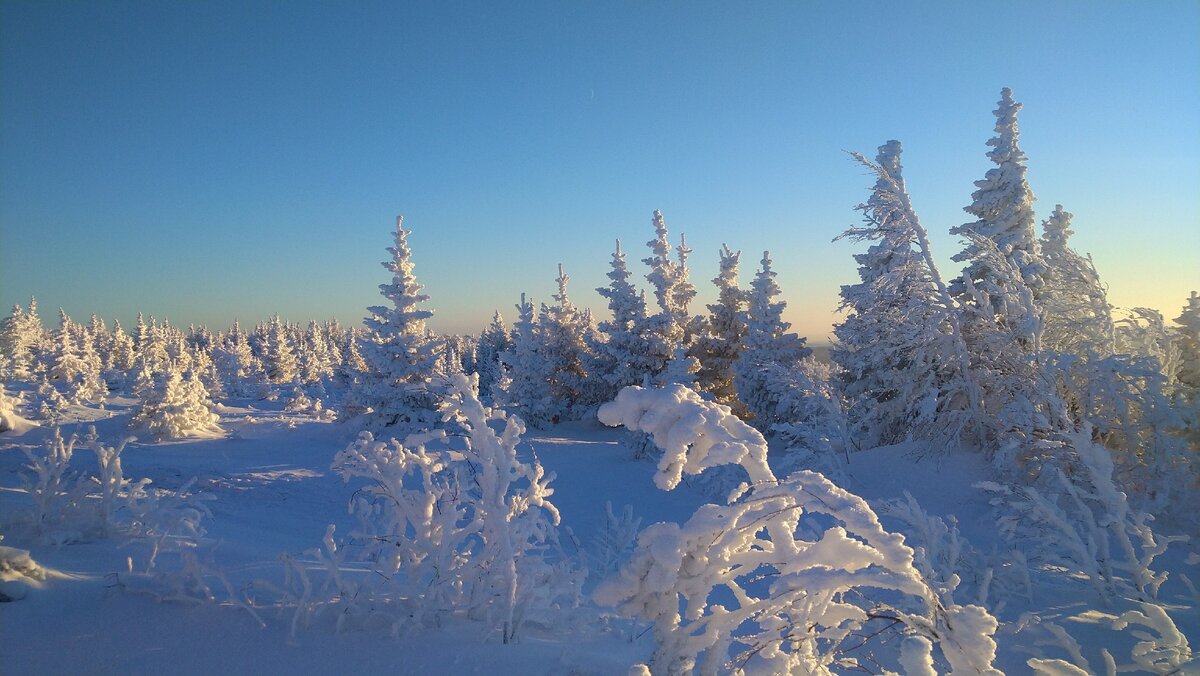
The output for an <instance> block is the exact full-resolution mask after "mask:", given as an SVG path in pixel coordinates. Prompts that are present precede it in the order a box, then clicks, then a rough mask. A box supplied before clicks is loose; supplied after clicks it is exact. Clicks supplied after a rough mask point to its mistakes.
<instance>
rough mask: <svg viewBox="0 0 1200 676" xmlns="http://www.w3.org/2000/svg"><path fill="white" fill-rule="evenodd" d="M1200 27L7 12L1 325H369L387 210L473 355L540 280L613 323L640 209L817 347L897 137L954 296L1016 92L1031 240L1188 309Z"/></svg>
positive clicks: (1198, 204)
mask: <svg viewBox="0 0 1200 676" xmlns="http://www.w3.org/2000/svg"><path fill="white" fill-rule="evenodd" d="M1197 26H1200V2H1194V1H1186V2H1153V3H1145V2H1122V3H1118V2H1105V3H1094V2H1010V3H1003V4H1002V5H984V4H980V3H962V2H920V3H888V2H856V3H833V2H828V3H825V2H821V3H818V2H805V3H775V2H758V3H676V2H670V3H641V2H639V3H633V2H618V3H593V2H567V3H557V2H536V3H531V2H526V3H490V2H448V3H396V2H381V3H374V2H352V3H344V4H343V3H299V2H289V3H275V2H270V3H268V2H167V3H160V2H99V3H76V2H18V1H13V0H5V1H4V2H3V3H2V4H0V302H2V303H4V310H3V311H2V312H0V314H6V313H7V308H8V307H9V306H11V305H12V304H13V303H25V302H27V301H28V299H29V296H31V295H36V296H37V297H38V301H39V304H40V306H41V315H42V318H43V321H45V322H46V323H47V324H48V325H52V324H53V323H54V321H55V312H54V311H55V309H56V308H57V307H59V306H61V307H63V308H65V309H66V310H67V312H68V313H70V314H71V315H72V316H73V317H75V318H76V319H77V320H81V321H82V320H86V318H87V316H88V315H89V314H90V313H93V312H95V313H98V314H100V315H101V316H102V317H105V318H113V317H116V318H118V319H121V320H122V322H128V321H129V320H131V319H132V317H133V316H134V315H135V314H136V313H137V311H139V310H141V311H143V312H145V313H147V314H153V315H156V316H158V317H160V318H161V317H167V318H169V319H170V320H171V321H172V323H174V324H177V325H180V324H182V325H186V324H188V323H193V322H195V323H207V324H209V325H210V326H212V327H225V326H227V325H229V324H230V323H231V322H232V320H233V319H234V318H235V317H238V318H241V319H242V321H243V322H246V321H255V320H259V319H264V318H266V317H267V316H269V315H270V314H272V313H275V312H278V313H280V314H282V315H283V316H284V317H285V318H288V319H291V320H294V321H302V320H307V319H310V318H317V319H324V318H329V317H336V318H338V319H339V320H341V321H343V322H344V323H354V324H357V323H358V322H359V321H360V320H361V319H362V317H363V316H364V315H365V314H366V311H365V308H366V307H367V306H368V305H374V304H377V303H378V302H380V300H381V299H380V297H379V295H378V289H377V285H378V284H380V283H382V282H385V281H387V279H388V273H387V272H386V271H385V270H384V269H383V268H382V267H380V265H379V262H380V261H382V260H384V259H385V258H386V257H387V253H386V252H385V251H384V248H385V247H387V246H389V245H390V244H391V236H390V234H389V233H390V231H391V230H392V228H393V225H394V218H395V215H396V214H404V215H405V223H406V225H407V226H408V227H409V228H411V229H412V231H413V235H412V236H411V238H410V244H411V245H412V247H413V249H414V260H415V263H416V272H417V276H418V279H419V280H420V281H421V282H422V283H423V284H424V285H425V286H426V292H427V293H429V294H430V296H431V297H432V300H431V301H430V302H429V303H428V306H429V307H430V308H431V309H433V310H434V311H435V312H436V315H435V318H434V320H433V321H432V322H431V325H432V326H433V328H434V329H435V330H438V331H445V332H474V331H477V330H479V329H480V328H482V327H483V326H484V325H486V323H487V322H488V320H489V319H490V318H491V314H492V311H493V310H494V309H499V310H500V311H501V312H502V313H503V314H504V316H505V318H506V319H508V320H509V321H510V322H511V320H512V319H513V318H514V315H515V311H514V310H513V305H514V303H516V302H517V300H518V298H519V296H520V294H521V293H522V292H526V293H528V294H529V295H530V296H531V297H532V298H533V299H534V300H535V302H546V303H549V302H552V301H551V298H550V296H551V294H552V293H554V291H555V284H554V278H555V276H556V274H557V264H558V263H560V262H561V263H564V264H565V266H566V269H567V273H568V274H569V275H570V277H571V286H570V292H571V296H572V299H573V300H574V301H575V302H576V303H577V304H581V305H585V306H589V307H593V308H595V309H596V310H597V312H598V316H604V314H605V312H606V311H604V309H603V308H604V302H603V299H602V298H600V297H599V296H598V295H597V294H596V293H595V291H594V288H595V287H598V286H602V285H605V284H607V282H608V280H607V279H606V278H605V276H604V275H605V273H606V272H607V271H608V270H609V267H608V264H609V261H610V258H611V252H612V249H613V243H614V239H616V238H620V239H621V240H622V243H623V247H624V249H625V251H626V252H627V257H628V259H629V261H630V263H631V269H632V270H633V271H634V273H635V274H636V275H637V279H638V281H639V282H640V283H641V285H642V286H643V287H644V286H645V282H644V279H643V278H642V275H644V274H645V268H644V266H643V265H641V263H640V262H638V261H639V260H640V259H641V258H643V257H644V256H645V255H646V248H645V246H644V243H645V242H646V241H647V240H649V239H650V238H651V237H652V236H653V232H652V229H651V226H650V216H651V212H652V211H653V210H654V209H662V210H663V212H664V214H665V217H666V222H667V226H668V227H669V228H670V230H671V233H672V238H673V239H677V238H678V235H679V233H681V232H683V233H686V234H687V238H688V244H689V246H691V247H692V248H693V249H694V250H695V253H694V254H693V255H692V259H691V264H692V265H691V267H692V280H693V282H695V283H696V285H697V287H698V288H699V291H700V296H699V299H698V301H699V302H698V304H697V305H696V306H694V310H697V311H699V310H702V308H701V307H700V305H699V303H702V302H707V301H711V299H712V298H713V297H714V295H715V292H714V291H713V287H712V285H711V284H710V283H709V280H710V279H712V278H713V277H714V276H715V275H716V272H717V250H718V248H719V247H720V245H721V244H722V243H723V242H725V243H728V244H729V245H730V247H732V248H734V249H740V250H742V251H743V256H742V274H741V279H742V283H743V285H745V284H747V283H748V282H749V280H750V278H751V275H752V274H753V270H754V268H755V267H757V265H758V261H759V259H760V258H761V252H762V251H763V250H764V249H770V250H771V254H772V258H773V259H774V263H775V268H776V269H777V270H778V272H779V278H778V281H779V284H780V286H781V287H782V288H783V291H784V297H785V299H786V300H787V301H788V303H789V308H788V312H787V314H786V318H787V319H789V320H790V321H792V322H793V324H794V328H795V329H796V330H797V331H799V332H800V333H801V334H802V335H807V336H809V340H810V342H812V343H823V342H826V336H827V335H828V333H829V329H830V326H831V324H832V323H833V322H834V321H836V319H837V315H836V312H835V311H836V307H837V302H838V297H837V293H838V289H839V287H840V285H842V284H846V283H850V282H853V281H855V280H856V272H855V265H854V262H853V260H852V258H851V256H852V254H854V253H856V252H857V251H860V250H861V245H856V244H853V243H849V242H837V243H834V242H831V240H832V239H833V238H834V237H835V236H836V235H837V234H838V233H839V232H841V231H842V230H844V229H845V228H846V227H848V226H849V225H851V224H854V223H856V222H857V220H858V217H857V214H856V213H855V212H854V211H853V207H854V205H856V204H858V203H859V202H861V201H862V200H864V199H865V198H866V196H867V194H868V190H869V187H870V185H871V183H872V181H871V179H870V178H869V177H868V176H866V175H865V174H864V172H863V171H862V169H861V168H860V167H857V166H856V165H854V164H853V163H852V162H851V161H850V159H849V158H848V156H847V155H846V152H845V151H847V150H858V151H862V152H864V153H865V154H867V155H868V156H872V155H874V152H875V148H876V147H877V146H878V145H880V144H882V143H883V142H884V141H886V140H888V139H892V138H896V139H900V140H901V141H902V142H903V143H904V147H905V154H904V164H905V175H906V178H907V182H908V187H909V191H910V193H911V195H912V199H913V202H914V205H915V206H916V208H917V210H918V212H919V213H920V214H921V217H922V219H923V221H924V224H925V226H926V227H927V228H928V229H929V230H930V231H931V234H932V236H933V246H934V248H935V252H936V254H937V259H938V261H939V263H940V264H941V267H942V273H943V275H944V276H946V277H947V278H949V277H953V276H955V275H956V274H957V273H958V272H959V269H960V266H959V265H958V264H955V263H951V262H950V257H951V256H952V255H953V254H954V253H956V252H957V251H958V250H959V245H958V243H957V241H956V239H955V238H953V237H951V236H950V235H949V234H948V232H947V231H948V230H949V228H950V227H952V226H954V225H958V224H960V223H962V222H964V221H967V220H969V219H968V217H967V215H966V214H965V213H963V211H962V207H963V206H965V205H967V204H968V203H969V202H970V193H971V191H972V190H973V189H974V186H973V182H974V181H975V180H977V179H979V178H981V177H982V176H983V174H984V172H985V171H986V170H987V169H988V168H989V167H990V166H991V165H990V162H989V161H988V160H987V158H986V156H985V153H986V151H987V147H986V145H985V143H986V141H987V139H988V138H989V137H990V136H991V135H992V127H993V124H994V118H993V116H992V114H991V111H992V110H993V109H994V108H995V103H996V100H997V99H998V98H999V91H1000V88H1001V87H1003V86H1009V87H1012V88H1013V90H1014V94H1015V96H1016V98H1017V100H1018V101H1021V102H1022V103H1024V105H1025V108H1024V110H1023V111H1022V113H1021V117H1020V125H1021V133H1022V136H1021V144H1022V147H1023V148H1024V150H1025V152H1026V153H1027V154H1028V155H1029V158H1030V159H1029V180H1030V184H1031V186H1032V187H1033V190H1034V192H1035V194H1036V195H1037V196H1038V198H1039V200H1038V204H1037V212H1038V217H1039V220H1040V219H1041V218H1044V217H1045V216H1046V215H1048V214H1049V213H1050V211H1051V210H1052V209H1053V208H1054V205H1055V204H1056V203H1061V204H1063V205H1064V206H1065V208H1066V209H1067V210H1068V211H1071V212H1073V213H1074V214H1075V221H1074V229H1075V231H1076V235H1075V238H1074V240H1073V242H1074V245H1075V247H1076V248H1077V249H1079V250H1080V251H1083V252H1090V253H1092V254H1093V256H1094V259H1095V263H1096V266H1097V268H1098V269H1099V271H1100V274H1101V276H1102V278H1103V279H1104V281H1105V282H1106V283H1107V284H1108V286H1109V291H1110V300H1111V301H1112V302H1113V303H1114V304H1116V305H1118V306H1125V307H1130V306H1149V307H1155V308H1158V309H1160V310H1162V311H1163V312H1164V314H1165V315H1166V316H1167V318H1168V319H1171V318H1173V317H1175V316H1177V315H1178V314H1179V309H1180V308H1181V307H1182V305H1183V304H1184V301H1185V299H1186V297H1187V295H1188V292H1189V291H1191V290H1193V289H1200V153H1197V148H1200V31H1198V30H1197Z"/></svg>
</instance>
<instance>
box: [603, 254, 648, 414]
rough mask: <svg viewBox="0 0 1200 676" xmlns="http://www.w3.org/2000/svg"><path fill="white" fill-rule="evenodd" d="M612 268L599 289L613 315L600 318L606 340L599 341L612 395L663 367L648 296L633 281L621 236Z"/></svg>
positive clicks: (606, 380) (604, 373)
mask: <svg viewBox="0 0 1200 676" xmlns="http://www.w3.org/2000/svg"><path fill="white" fill-rule="evenodd" d="M610 265H611V266H612V270H609V272H608V275H607V276H608V278H609V279H610V280H611V281H610V282H609V285H608V286H604V287H600V288H598V289H596V292H597V293H599V294H600V295H601V296H603V297H604V298H607V299H608V309H609V311H610V312H612V318H611V319H608V320H605V321H602V322H600V326H599V329H600V332H601V333H602V334H604V335H605V337H606V338H607V340H604V341H602V342H600V343H598V344H597V345H596V351H597V353H598V354H597V362H598V366H597V368H598V370H599V372H600V373H599V375H600V376H601V377H603V378H604V380H605V382H607V383H608V385H609V395H608V396H607V397H606V398H611V397H615V396H616V393H617V392H618V391H619V390H620V389H621V388H622V387H626V386H628V385H637V384H640V383H641V382H642V379H643V378H645V377H646V376H647V375H649V374H653V373H654V372H655V371H656V370H657V369H661V368H662V361H661V350H662V348H661V346H660V342H661V341H659V340H656V336H655V335H653V334H652V333H651V332H650V330H649V329H650V326H649V325H648V323H647V320H648V318H647V316H646V299H645V297H644V296H642V295H641V294H640V293H639V292H638V290H637V289H636V288H635V287H634V285H633V284H632V283H631V282H630V281H629V278H630V277H631V276H632V275H631V274H630V272H629V269H628V268H627V267H626V265H625V254H624V252H622V251H621V240H617V248H616V251H615V252H614V253H613V255H612V262H611V263H610Z"/></svg>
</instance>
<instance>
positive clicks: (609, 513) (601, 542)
mask: <svg viewBox="0 0 1200 676" xmlns="http://www.w3.org/2000/svg"><path fill="white" fill-rule="evenodd" d="M604 515H605V517H606V518H605V521H604V528H603V529H601V530H600V532H598V533H596V534H595V535H594V536H592V548H591V552H589V555H590V558H591V560H592V567H591V572H593V573H595V574H596V575H597V576H599V577H605V576H607V575H610V574H611V573H613V572H615V571H616V570H617V568H618V567H619V566H620V565H621V564H622V563H624V562H625V560H626V559H628V558H629V554H630V552H632V551H633V547H634V545H635V544H637V536H638V529H639V528H641V526H642V518H641V517H640V516H639V517H635V516H634V515H633V505H625V508H624V509H622V510H621V514H620V515H619V516H618V515H617V514H616V513H615V512H613V506H612V501H611V500H610V501H606V502H605V503H604Z"/></svg>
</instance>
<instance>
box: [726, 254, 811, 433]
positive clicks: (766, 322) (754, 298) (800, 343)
mask: <svg viewBox="0 0 1200 676" xmlns="http://www.w3.org/2000/svg"><path fill="white" fill-rule="evenodd" d="M776 274H777V273H776V272H775V271H774V270H772V269H771V253H770V252H769V251H764V252H763V257H762V267H761V268H760V269H759V271H758V273H757V274H755V276H754V281H752V282H750V294H749V309H748V310H747V311H746V337H745V338H743V339H742V353H741V355H740V356H739V357H738V360H737V361H736V362H734V365H733V369H734V374H735V375H734V381H733V382H734V386H735V387H736V388H737V393H738V399H740V400H741V402H742V403H743V404H745V406H746V409H747V410H748V411H749V412H750V415H751V416H752V420H753V421H754V425H755V427H757V428H758V429H759V430H761V431H764V432H765V431H767V430H769V429H771V425H774V424H775V423H777V422H791V421H788V420H780V419H779V417H778V414H777V411H776V409H777V406H778V404H779V402H778V401H777V400H776V399H775V398H774V397H773V396H772V394H771V391H770V388H769V387H768V383H767V379H768V378H769V377H770V370H769V369H768V367H770V366H781V367H783V368H785V369H786V368H794V367H796V366H797V365H798V364H799V363H800V360H801V359H804V358H805V357H808V356H809V355H811V354H812V350H810V349H808V347H806V346H805V345H804V342H805V341H804V338H801V337H800V336H798V335H796V334H794V333H788V329H789V328H791V326H792V325H791V324H789V323H788V322H785V321H783V310H784V308H785V307H787V302H785V301H783V300H776V299H777V298H778V297H779V294H780V293H781V291H780V289H779V285H778V284H776V283H775V276H776Z"/></svg>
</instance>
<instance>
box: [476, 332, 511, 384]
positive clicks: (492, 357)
mask: <svg viewBox="0 0 1200 676" xmlns="http://www.w3.org/2000/svg"><path fill="white" fill-rule="evenodd" d="M511 349H512V336H510V335H509V333H508V327H507V326H505V325H504V317H503V316H501V315H500V311H499V310H496V311H495V313H494V314H493V315H492V323H491V324H489V325H488V327H487V328H486V329H484V330H483V333H481V334H479V346H478V348H477V351H476V354H475V361H476V367H475V368H476V373H478V374H479V396H480V397H482V398H483V399H484V400H485V401H491V400H492V399H491V397H492V386H493V385H495V384H496V383H497V382H499V381H500V371H501V370H502V369H503V368H504V365H503V364H502V363H501V362H500V355H502V354H504V353H505V352H508V351H509V350H511Z"/></svg>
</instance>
